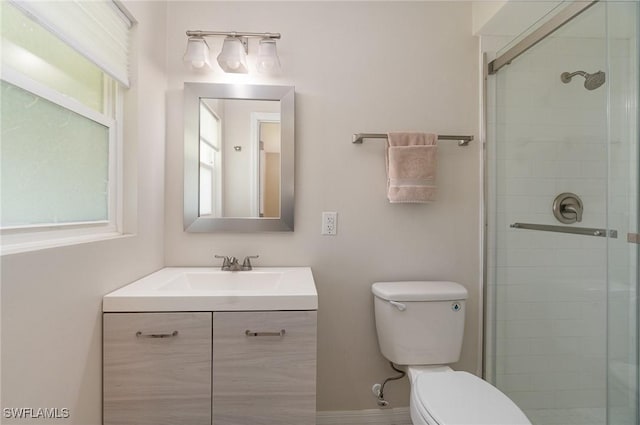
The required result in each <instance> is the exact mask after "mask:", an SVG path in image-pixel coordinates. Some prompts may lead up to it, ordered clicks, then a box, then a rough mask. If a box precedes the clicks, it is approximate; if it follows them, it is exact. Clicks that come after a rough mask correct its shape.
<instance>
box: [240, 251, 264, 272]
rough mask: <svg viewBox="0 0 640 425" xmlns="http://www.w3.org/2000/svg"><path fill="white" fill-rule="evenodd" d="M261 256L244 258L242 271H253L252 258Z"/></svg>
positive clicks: (255, 256)
mask: <svg viewBox="0 0 640 425" xmlns="http://www.w3.org/2000/svg"><path fill="white" fill-rule="evenodd" d="M258 257H260V256H259V255H247V256H246V257H244V261H243V262H242V270H245V271H249V270H253V266H252V265H251V259H252V258H258Z"/></svg>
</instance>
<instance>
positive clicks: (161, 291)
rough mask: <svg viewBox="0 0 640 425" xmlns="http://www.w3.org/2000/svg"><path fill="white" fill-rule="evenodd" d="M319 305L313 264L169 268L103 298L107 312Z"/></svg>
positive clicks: (314, 306) (247, 309)
mask: <svg viewBox="0 0 640 425" xmlns="http://www.w3.org/2000/svg"><path fill="white" fill-rule="evenodd" d="M317 309H318V293H317V291H316V287H315V282H314V280H313V275H312V273H311V268H309V267H255V268H254V269H253V270H252V271H239V272H230V271H221V270H220V269H219V268H216V267H166V268H164V269H161V270H159V271H157V272H155V273H152V274H150V275H148V276H146V277H143V278H142V279H139V280H137V281H135V282H133V283H130V284H129V285H127V286H124V287H122V288H120V289H118V290H116V291H113V292H111V293H109V294H107V295H105V296H104V297H103V299H102V311H103V312H152V311H249V310H317Z"/></svg>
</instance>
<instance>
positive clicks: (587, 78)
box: [560, 71, 606, 90]
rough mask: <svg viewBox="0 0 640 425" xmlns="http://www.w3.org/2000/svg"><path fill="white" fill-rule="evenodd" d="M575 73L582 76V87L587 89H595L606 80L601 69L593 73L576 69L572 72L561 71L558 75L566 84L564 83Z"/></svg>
mask: <svg viewBox="0 0 640 425" xmlns="http://www.w3.org/2000/svg"><path fill="white" fill-rule="evenodd" d="M576 75H580V76H582V77H584V88H585V89H587V90H595V89H597V88H598V87H600V86H601V85H603V84H604V82H605V80H606V78H605V73H604V72H603V71H598V72H596V73H594V74H588V73H586V72H584V71H576V72H572V73H568V72H563V73H562V74H561V75H560V79H561V80H562V82H563V83H565V84H566V83H569V82H570V81H571V79H572V78H573V77H574V76H576Z"/></svg>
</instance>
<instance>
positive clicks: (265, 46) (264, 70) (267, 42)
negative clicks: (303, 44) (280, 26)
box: [256, 38, 280, 74]
mask: <svg viewBox="0 0 640 425" xmlns="http://www.w3.org/2000/svg"><path fill="white" fill-rule="evenodd" d="M256 69H257V70H258V72H259V73H261V74H275V73H278V72H279V71H280V59H279V58H278V52H277V51H276V41H275V40H274V39H272V38H263V39H262V40H260V44H258V61H257V63H256Z"/></svg>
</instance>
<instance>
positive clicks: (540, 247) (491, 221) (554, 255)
mask: <svg viewBox="0 0 640 425" xmlns="http://www.w3.org/2000/svg"><path fill="white" fill-rule="evenodd" d="M639 7H640V3H638V2H637V1H627V2H613V1H608V2H605V1H600V2H580V3H578V2H566V3H562V4H560V5H559V6H558V7H557V8H556V9H554V10H553V11H552V12H551V13H550V14H549V15H548V16H546V17H545V18H543V19H542V20H541V21H540V22H538V24H536V25H535V26H534V27H533V28H530V29H529V30H528V31H527V32H526V33H524V34H522V35H521V36H519V37H518V38H516V39H515V40H513V41H512V42H511V43H509V44H508V45H507V46H506V47H505V48H504V49H503V50H502V51H500V52H497V54H496V61H494V62H492V63H491V64H489V66H488V74H489V75H488V76H487V83H486V88H487V89H486V92H487V97H486V99H487V100H486V114H487V119H486V123H487V126H486V133H487V137H486V140H487V150H486V152H487V153H486V155H487V158H486V164H487V167H486V173H485V174H486V196H485V199H486V217H487V232H486V256H485V258H486V268H485V270H486V282H485V283H486V284H485V288H486V294H485V302H486V306H485V307H486V308H485V311H486V315H487V317H486V321H485V323H486V325H485V336H486V338H485V354H486V355H485V376H486V378H487V379H488V380H490V381H491V382H492V383H494V384H495V385H496V386H497V387H498V388H500V389H501V390H502V391H503V392H505V393H506V394H507V395H508V396H509V397H510V398H511V399H512V400H514V401H515V402H516V404H518V405H519V406H520V407H521V408H522V409H523V410H524V411H525V413H526V414H527V416H529V418H530V420H531V421H532V423H534V424H535V425H547V424H548V425H551V424H562V425H567V424H580V425H604V424H610V425H627V424H629V425H631V424H633V425H638V424H639V421H638V296H637V295H638V249H637V248H638V245H637V243H639V242H640V237H639V236H638V233H639V229H638V189H639V184H638V179H639V172H638V145H639V138H638V84H639V78H638V62H639V59H638V49H639V48H640V46H639V41H638V39H639V37H638V31H639V30H638V26H639V20H640V18H639V16H640V15H639V14H640V12H639ZM574 15H575V16H574ZM564 21H566V23H564ZM556 27H557V29H555V28H556ZM545 33H548V34H545ZM537 39H539V40H540V41H539V42H532V40H537ZM523 46H526V48H523ZM514 52H515V53H514ZM509 62H510V63H509Z"/></svg>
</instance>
